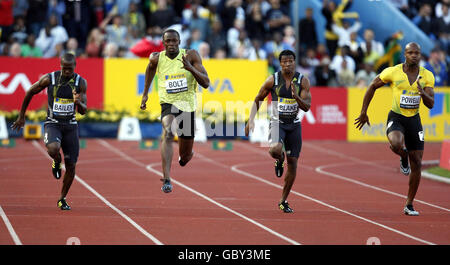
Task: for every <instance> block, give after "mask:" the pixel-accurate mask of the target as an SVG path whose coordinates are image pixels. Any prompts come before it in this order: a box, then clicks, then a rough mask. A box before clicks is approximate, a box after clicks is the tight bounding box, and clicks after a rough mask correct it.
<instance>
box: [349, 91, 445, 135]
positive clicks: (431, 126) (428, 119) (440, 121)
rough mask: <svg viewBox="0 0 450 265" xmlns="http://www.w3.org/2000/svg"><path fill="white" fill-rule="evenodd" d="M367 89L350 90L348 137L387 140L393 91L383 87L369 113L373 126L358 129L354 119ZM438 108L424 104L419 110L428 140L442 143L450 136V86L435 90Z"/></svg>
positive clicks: (372, 102) (375, 96) (357, 114)
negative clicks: (387, 122)
mask: <svg viewBox="0 0 450 265" xmlns="http://www.w3.org/2000/svg"><path fill="white" fill-rule="evenodd" d="M365 92H366V90H365V89H361V88H349V89H348V123H347V139H348V141H350V142H387V137H386V119H387V115H388V113H389V111H390V110H391V104H392V90H391V89H390V88H385V87H383V88H380V89H378V90H377V91H376V92H375V95H374V97H373V99H372V101H371V103H370V105H369V109H368V111H367V115H368V116H369V121H370V124H371V126H368V125H367V124H366V125H365V126H364V127H363V128H362V130H357V129H356V127H355V125H354V122H355V119H356V118H357V117H358V116H359V113H360V112H361V106H362V102H363V98H364V94H365ZM434 92H435V95H434V107H433V108H432V109H431V110H430V109H428V108H427V107H426V106H425V105H424V104H423V103H420V107H419V113H420V118H421V120H422V126H423V131H424V135H425V141H430V142H441V141H443V140H444V139H450V88H449V87H443V88H435V89H434Z"/></svg>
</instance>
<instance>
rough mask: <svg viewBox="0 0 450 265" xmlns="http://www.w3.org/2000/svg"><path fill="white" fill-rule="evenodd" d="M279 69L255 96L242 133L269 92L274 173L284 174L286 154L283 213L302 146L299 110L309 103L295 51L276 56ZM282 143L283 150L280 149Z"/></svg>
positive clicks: (305, 80) (306, 83)
mask: <svg viewBox="0 0 450 265" xmlns="http://www.w3.org/2000/svg"><path fill="white" fill-rule="evenodd" d="M279 60H280V65H281V71H279V72H276V73H275V74H273V75H271V76H269V77H268V78H267V80H266V81H265V82H264V84H263V85H262V87H261V89H260V91H259V93H258V95H257V96H256V98H255V102H254V104H253V107H252V110H251V113H250V117H249V120H248V123H247V125H246V127H245V135H247V136H248V135H249V132H250V131H253V129H254V126H255V124H254V118H255V116H256V113H257V112H258V109H259V106H260V104H261V103H262V102H263V101H264V99H265V98H266V96H267V95H269V93H270V94H271V96H272V115H271V120H270V134H269V143H270V149H269V153H270V155H271V156H272V157H273V158H275V159H276V160H275V174H276V176H277V177H281V176H282V175H283V163H284V158H285V156H286V157H287V164H288V167H287V168H288V170H287V173H286V176H285V182H284V187H283V193H282V196H281V200H280V202H279V203H278V207H279V208H280V209H281V210H282V211H283V212H285V213H292V212H293V210H292V208H291V207H290V206H289V204H288V202H287V197H288V195H289V192H290V191H291V188H292V185H293V184H294V180H295V177H296V174H297V162H298V157H299V155H300V150H301V148H302V134H301V123H300V119H299V118H298V112H299V110H300V109H301V110H303V111H305V112H306V111H308V110H309V108H310V107H311V93H310V91H309V80H308V78H307V77H305V76H303V75H302V74H300V73H298V72H296V71H295V66H296V65H295V54H294V52H292V51H290V50H284V51H282V52H281V53H280V56H279ZM283 145H284V149H285V151H286V154H285V153H284V152H283Z"/></svg>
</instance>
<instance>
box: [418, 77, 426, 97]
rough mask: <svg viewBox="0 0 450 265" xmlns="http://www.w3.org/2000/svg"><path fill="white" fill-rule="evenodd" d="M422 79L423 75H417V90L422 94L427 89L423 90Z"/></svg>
mask: <svg viewBox="0 0 450 265" xmlns="http://www.w3.org/2000/svg"><path fill="white" fill-rule="evenodd" d="M420 79H422V76H420V75H419V76H418V77H417V90H418V91H419V95H420V96H422V95H423V94H424V93H425V90H423V87H422V86H421V85H420Z"/></svg>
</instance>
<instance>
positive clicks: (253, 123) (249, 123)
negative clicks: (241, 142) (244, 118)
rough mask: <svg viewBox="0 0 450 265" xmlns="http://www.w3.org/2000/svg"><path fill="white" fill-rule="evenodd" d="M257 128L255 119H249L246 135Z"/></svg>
mask: <svg viewBox="0 0 450 265" xmlns="http://www.w3.org/2000/svg"><path fill="white" fill-rule="evenodd" d="M254 129H255V122H254V121H250V120H249V121H248V122H247V125H245V136H249V134H250V132H253V130H254Z"/></svg>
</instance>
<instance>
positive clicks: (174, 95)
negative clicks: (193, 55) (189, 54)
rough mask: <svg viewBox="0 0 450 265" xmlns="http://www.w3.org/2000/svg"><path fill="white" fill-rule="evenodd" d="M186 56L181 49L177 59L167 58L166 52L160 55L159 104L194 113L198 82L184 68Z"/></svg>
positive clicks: (184, 51) (157, 71) (158, 68)
mask: <svg viewBox="0 0 450 265" xmlns="http://www.w3.org/2000/svg"><path fill="white" fill-rule="evenodd" d="M184 54H186V50H185V49H180V52H179V53H178V55H177V57H175V58H174V59H173V60H172V59H170V58H169V57H167V56H166V51H162V52H160V53H159V59H158V66H157V68H156V74H157V75H158V95H159V103H160V104H162V103H169V104H172V105H175V107H177V108H178V109H179V110H182V111H186V112H193V111H195V108H196V106H197V105H196V97H195V91H196V89H197V81H196V80H195V78H194V76H193V75H192V74H191V72H189V71H187V70H186V69H184V68H182V67H183V62H182V56H183V55H184Z"/></svg>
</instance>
